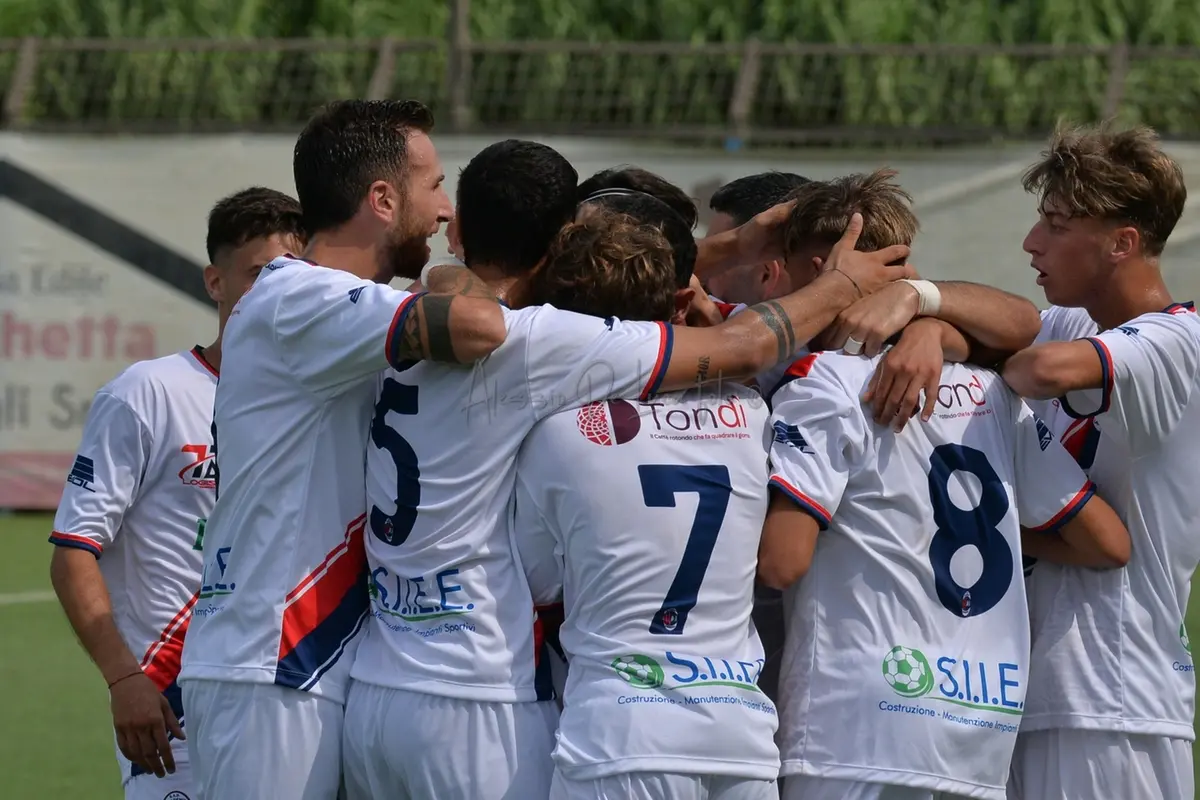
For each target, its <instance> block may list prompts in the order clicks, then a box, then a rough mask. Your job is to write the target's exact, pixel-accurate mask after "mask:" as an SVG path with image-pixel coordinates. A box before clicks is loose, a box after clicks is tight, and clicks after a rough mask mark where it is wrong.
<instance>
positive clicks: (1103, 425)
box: [1023, 304, 1200, 740]
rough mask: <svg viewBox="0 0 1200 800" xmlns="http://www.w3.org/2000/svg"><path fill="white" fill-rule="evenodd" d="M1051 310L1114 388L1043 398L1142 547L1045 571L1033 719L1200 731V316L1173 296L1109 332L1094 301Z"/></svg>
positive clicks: (1052, 337)
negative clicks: (1199, 585) (1192, 627)
mask: <svg viewBox="0 0 1200 800" xmlns="http://www.w3.org/2000/svg"><path fill="white" fill-rule="evenodd" d="M1042 320H1043V321H1042V333H1041V336H1040V337H1039V340H1040V341H1064V340H1071V339H1075V338H1080V337H1085V336H1087V337H1091V338H1090V339H1089V341H1091V342H1092V343H1093V345H1094V346H1095V348H1096V352H1097V354H1098V355H1099V356H1100V359H1101V362H1102V364H1103V367H1104V370H1105V377H1106V380H1105V386H1104V388H1103V389H1102V390H1096V391H1091V392H1077V393H1071V394H1070V395H1068V396H1067V397H1066V398H1065V399H1060V400H1054V401H1050V402H1046V403H1040V404H1037V405H1036V407H1038V408H1039V411H1040V413H1041V414H1043V416H1044V419H1045V420H1046V424H1047V425H1048V426H1049V427H1050V429H1051V431H1053V433H1054V435H1055V436H1056V437H1058V438H1059V439H1060V440H1061V441H1062V442H1063V444H1064V445H1066V448H1067V449H1068V450H1069V451H1071V453H1072V454H1073V455H1074V456H1075V458H1076V460H1077V461H1078V462H1079V464H1080V466H1082V467H1083V468H1084V470H1085V471H1086V472H1087V473H1088V475H1089V476H1090V477H1091V479H1092V480H1093V481H1095V483H1096V487H1097V491H1098V492H1099V494H1100V496H1101V497H1103V498H1104V499H1105V500H1107V501H1108V502H1109V503H1110V504H1111V505H1112V506H1113V508H1114V509H1116V511H1117V513H1118V514H1119V515H1120V517H1121V520H1122V521H1123V522H1124V523H1125V526H1126V527H1127V528H1128V529H1129V535H1130V537H1131V539H1132V552H1131V556H1130V560H1129V563H1128V564H1127V565H1126V567H1125V568H1124V569H1121V570H1108V571H1097V570H1087V569H1077V568H1070V567H1060V566H1058V565H1055V564H1050V563H1046V562H1038V563H1037V564H1036V565H1035V566H1033V567H1032V570H1031V573H1030V576H1029V579H1028V591H1029V602H1030V611H1031V615H1032V616H1031V619H1032V621H1033V659H1034V660H1033V670H1034V672H1033V677H1034V683H1033V684H1031V689H1030V693H1029V696H1028V701H1027V703H1026V707H1025V719H1024V722H1023V725H1024V726H1025V729H1026V730H1045V729H1049V728H1087V729H1092V730H1111V731H1122V732H1125V733H1137V734H1152V735H1159V736H1172V737H1179V738H1183V739H1188V740H1191V739H1194V738H1195V733H1194V728H1193V724H1194V719H1195V713H1196V712H1195V675H1194V673H1193V662H1192V655H1191V645H1190V642H1189V641H1188V634H1187V631H1186V630H1185V629H1184V614H1185V612H1186V610H1187V605H1188V595H1189V592H1190V590H1191V579H1192V575H1193V573H1194V572H1195V571H1196V567H1197V564H1200V535H1197V529H1196V524H1197V520H1200V491H1197V488H1198V485H1200V484H1198V483H1197V475H1200V319H1198V318H1197V316H1196V313H1195V310H1194V308H1193V307H1192V306H1191V304H1188V305H1174V306H1171V307H1170V308H1167V309H1165V310H1164V311H1163V312H1156V313H1151V314H1143V315H1142V316H1140V317H1137V318H1136V319H1133V320H1130V321H1129V322H1127V323H1125V324H1124V325H1121V326H1120V327H1118V328H1114V329H1112V330H1109V331H1105V332H1104V333H1100V334H1098V335H1096V323H1095V322H1093V321H1092V319H1091V318H1090V317H1089V316H1088V315H1087V312H1085V311H1083V310H1082V309H1066V308H1052V309H1050V310H1049V311H1047V312H1045V313H1044V314H1043V318H1042ZM1064 400H1065V402H1064ZM1092 412H1095V413H1094V414H1093V413H1092Z"/></svg>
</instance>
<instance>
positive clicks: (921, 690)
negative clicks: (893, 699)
mask: <svg viewBox="0 0 1200 800" xmlns="http://www.w3.org/2000/svg"><path fill="white" fill-rule="evenodd" d="M883 679H884V680H885V681H887V683H888V686H890V687H892V691H894V692H895V693H896V694H898V695H900V696H901V697H921V696H923V695H926V694H929V692H930V690H931V689H933V670H932V669H930V668H929V661H928V660H927V659H926V658H925V654H924V653H922V652H921V651H920V650H914V649H913V648H911V647H902V646H900V645H896V646H895V647H893V648H892V649H891V650H889V651H888V654H887V655H886V656H884V657H883Z"/></svg>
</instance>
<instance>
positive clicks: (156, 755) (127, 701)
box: [111, 675, 185, 778]
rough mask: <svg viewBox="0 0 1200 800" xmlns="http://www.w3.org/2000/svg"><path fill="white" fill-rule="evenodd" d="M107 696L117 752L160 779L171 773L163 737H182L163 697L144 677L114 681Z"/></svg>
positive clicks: (170, 759)
mask: <svg viewBox="0 0 1200 800" xmlns="http://www.w3.org/2000/svg"><path fill="white" fill-rule="evenodd" d="M111 693H112V700H111V704H112V715H113V728H114V729H115V730H116V732H117V747H118V748H120V750H121V753H122V754H123V755H124V756H125V757H126V758H128V759H129V760H130V761H132V762H133V763H134V764H137V765H138V766H139V767H141V768H142V769H144V770H146V771H147V772H149V773H152V774H154V775H157V776H158V777H160V778H161V777H163V776H164V775H167V774H169V773H173V772H175V757H174V756H173V755H172V754H171V743H170V741H169V740H168V739H167V734H168V732H169V733H171V734H172V735H173V736H175V738H177V739H184V738H185V737H184V734H183V727H182V726H180V724H179V720H178V719H176V718H175V713H174V712H173V711H171V704H170V703H168V702H167V698H165V697H163V695H162V692H160V691H159V690H158V687H157V686H155V685H154V682H153V681H151V680H150V678H148V677H147V676H145V675H134V676H133V677H131V678H126V679H125V680H121V681H117V682H116V683H115V684H113V687H112V689H111Z"/></svg>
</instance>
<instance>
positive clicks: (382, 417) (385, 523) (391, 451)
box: [370, 378, 421, 546]
mask: <svg viewBox="0 0 1200 800" xmlns="http://www.w3.org/2000/svg"><path fill="white" fill-rule="evenodd" d="M389 411H394V412H396V413H397V414H416V413H417V387H416V386H409V385H407V384H404V383H400V382H399V381H396V380H392V379H391V378H385V379H384V381H383V389H382V390H381V391H380V393H379V402H377V403H376V404H375V418H374V419H372V420H371V441H372V442H373V443H374V444H375V446H376V447H379V448H381V449H383V450H387V451H388V455H390V456H391V457H392V463H394V464H395V465H396V497H395V499H396V513H395V514H390V515H389V514H385V513H383V511H382V510H381V509H380V508H379V506H375V505H372V506H371V519H370V523H371V534H372V535H373V536H374V537H375V538H376V539H378V540H379V541H381V542H383V543H384V544H389V545H392V546H399V545H402V544H404V543H405V542H406V541H408V535H409V534H410V533H412V529H413V525H415V524H416V523H417V506H418V505H419V504H420V502H421V480H420V479H421V468H420V467H419V466H418V465H417V454H416V453H415V452H413V449H412V445H410V444H409V443H408V441H407V440H406V439H405V438H404V437H403V436H401V435H400V434H399V433H398V432H396V430H395V429H394V428H392V427H391V426H390V425H388V424H387V415H388V412H389Z"/></svg>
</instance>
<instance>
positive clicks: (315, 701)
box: [158, 680, 343, 800]
mask: <svg viewBox="0 0 1200 800" xmlns="http://www.w3.org/2000/svg"><path fill="white" fill-rule="evenodd" d="M183 707H184V708H186V709H187V744H188V754H189V756H190V757H191V762H192V776H193V778H194V779H195V787H196V793H195V795H193V796H192V797H191V798H189V800H234V798H252V797H253V798H262V800H274V798H280V800H282V798H287V800H336V798H337V797H338V791H339V789H340V787H341V771H342V716H343V710H342V706H341V704H340V703H337V702H334V701H333V700H329V699H326V698H324V697H319V696H317V695H314V694H309V693H308V692H301V691H299V690H297V689H291V688H288V687H286V686H275V685H274V684H269V683H234V682H231V681H201V680H192V681H187V682H186V683H184V684H183ZM158 800H162V798H158Z"/></svg>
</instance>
